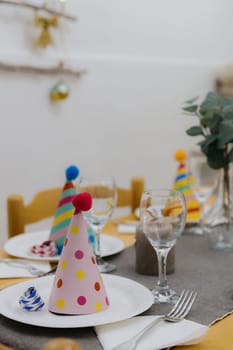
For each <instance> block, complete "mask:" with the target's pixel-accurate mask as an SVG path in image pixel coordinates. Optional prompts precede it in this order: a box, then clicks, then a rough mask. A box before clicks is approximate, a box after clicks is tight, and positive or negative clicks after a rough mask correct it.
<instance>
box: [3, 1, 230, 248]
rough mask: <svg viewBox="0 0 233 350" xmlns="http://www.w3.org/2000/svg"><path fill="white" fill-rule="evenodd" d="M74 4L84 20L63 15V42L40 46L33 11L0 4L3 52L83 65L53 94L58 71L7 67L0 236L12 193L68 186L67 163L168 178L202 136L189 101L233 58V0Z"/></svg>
mask: <svg viewBox="0 0 233 350" xmlns="http://www.w3.org/2000/svg"><path fill="white" fill-rule="evenodd" d="M34 1H35V0H34ZM35 3H39V1H35ZM50 3H51V4H53V3H54V4H55V0H50ZM67 12H71V13H73V14H76V15H77V16H78V17H79V21H78V22H76V23H71V22H67V21H64V20H61V21H60V27H59V29H54V30H53V37H54V40H55V42H56V45H55V46H54V47H51V48H49V49H46V50H35V48H34V47H33V42H34V39H35V38H36V36H37V34H38V29H37V28H35V27H34V25H33V13H32V12H31V11H29V10H26V9H21V8H17V9H16V8H13V7H9V6H5V5H0V43H1V45H0V54H1V56H0V57H1V58H0V61H10V62H15V63H32V64H35V65H49V64H53V63H56V62H57V61H58V59H60V58H63V59H64V60H65V62H67V63H68V64H70V65H72V66H73V67H76V68H86V69H87V70H88V74H87V75H85V76H83V77H82V78H81V79H80V80H77V79H75V78H70V77H67V78H65V80H66V82H67V83H68V85H69V86H70V87H71V92H72V93H71V96H70V97H69V98H68V99H67V100H65V101H63V102H59V103H56V104H54V103H51V102H50V100H49V98H48V92H49V90H50V88H51V86H52V85H53V84H54V83H55V82H56V81H57V80H58V78H59V77H54V76H42V75H41V76H39V75H30V74H21V73H7V72H2V71H1V72H0V74H1V75H0V76H1V83H0V96H1V99H0V101H1V109H0V111H1V112H0V118H1V119H0V120H1V127H0V160H1V176H0V178H1V181H0V193H1V202H0V229H1V237H0V243H3V242H4V240H5V239H6V230H7V224H6V221H7V220H6V197H7V195H8V194H10V193H17V192H18V193H22V194H23V195H24V196H25V197H26V199H27V200H30V199H31V197H32V196H33V194H34V192H36V191H38V190H40V189H42V188H46V187H50V186H57V185H63V183H64V180H65V179H64V170H65V168H66V167H67V166H68V165H70V164H71V163H75V164H77V165H78V166H79V167H80V170H81V172H82V174H84V175H85V174H89V173H97V172H100V171H101V170H102V169H104V170H105V172H106V173H112V174H114V175H115V177H116V179H117V182H118V183H119V184H120V185H128V181H129V178H130V177H131V176H132V175H142V176H144V177H145V179H146V182H147V186H148V187H151V186H154V187H158V186H162V187H165V186H171V184H172V181H173V178H174V176H175V172H176V168H177V164H175V161H174V160H173V153H174V151H175V149H176V148H180V147H184V148H186V149H187V150H189V149H190V148H192V147H193V146H194V144H195V143H196V140H194V139H191V138H189V137H188V136H187V135H186V134H185V129H186V128H187V127H188V126H189V125H190V124H191V120H190V119H189V118H188V117H187V116H183V115H182V113H181V106H182V102H183V101H185V100H186V99H187V98H190V97H193V96H196V95H198V94H199V95H201V96H203V95H204V94H205V93H206V92H207V91H208V90H210V89H213V88H214V80H215V78H216V75H217V74H218V72H219V70H220V69H221V68H222V67H223V66H224V65H225V64H227V63H231V62H232V59H233V46H232V45H231V41H232V32H233V31H232V29H233V20H232V13H233V3H232V1H231V0H222V1H218V0H202V1H201V0H196V1H187V0H174V1H169V0H160V1H159V0H144V1H143V0H67ZM46 225H48V224H46ZM42 226H43V225H42Z"/></svg>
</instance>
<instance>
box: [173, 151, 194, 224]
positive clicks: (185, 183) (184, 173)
mask: <svg viewBox="0 0 233 350" xmlns="http://www.w3.org/2000/svg"><path fill="white" fill-rule="evenodd" d="M174 158H175V160H176V161H177V162H178V163H179V166H178V170H177V173H176V178H175V181H174V184H173V189H174V190H178V191H181V192H183V194H184V197H185V200H186V206H187V218H186V221H187V222H198V221H199V220H200V204H199V202H198V200H197V198H196V197H195V195H194V193H193V191H192V189H191V186H190V179H189V177H190V173H189V172H188V170H187V167H186V164H185V160H186V159H187V154H186V152H185V150H183V149H178V150H177V151H176V152H175V154H174Z"/></svg>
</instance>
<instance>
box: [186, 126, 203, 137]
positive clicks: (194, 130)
mask: <svg viewBox="0 0 233 350" xmlns="http://www.w3.org/2000/svg"><path fill="white" fill-rule="evenodd" d="M186 133H187V134H188V135H189V136H198V135H203V131H202V128H201V127H200V126H192V127H191V128H189V129H188V130H186Z"/></svg>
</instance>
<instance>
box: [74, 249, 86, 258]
mask: <svg viewBox="0 0 233 350" xmlns="http://www.w3.org/2000/svg"><path fill="white" fill-rule="evenodd" d="M74 256H75V258H76V259H82V258H83V256H84V253H83V251H82V250H76V252H75V253H74Z"/></svg>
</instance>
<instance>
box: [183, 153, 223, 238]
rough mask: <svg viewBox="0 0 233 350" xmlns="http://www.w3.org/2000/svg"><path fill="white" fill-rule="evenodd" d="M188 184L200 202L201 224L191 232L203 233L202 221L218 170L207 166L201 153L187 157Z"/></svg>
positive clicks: (214, 185) (215, 182)
mask: <svg viewBox="0 0 233 350" xmlns="http://www.w3.org/2000/svg"><path fill="white" fill-rule="evenodd" d="M189 169H190V173H189V176H188V182H189V185H190V187H191V189H192V191H193V193H194V194H195V196H196V198H197V200H198V202H199V203H200V224H201V226H200V227H199V228H198V227H196V230H195V229H194V230H193V232H194V233H197V234H203V230H202V221H203V218H204V216H205V213H206V211H207V210H208V199H210V198H211V196H212V194H213V192H214V189H215V187H216V184H217V178H218V176H217V175H218V171H217V170H213V169H211V168H209V167H208V165H207V162H206V159H205V157H204V156H203V155H201V154H193V155H191V156H190V158H189Z"/></svg>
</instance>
